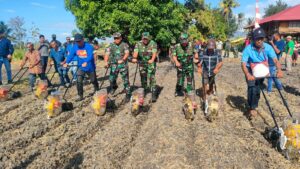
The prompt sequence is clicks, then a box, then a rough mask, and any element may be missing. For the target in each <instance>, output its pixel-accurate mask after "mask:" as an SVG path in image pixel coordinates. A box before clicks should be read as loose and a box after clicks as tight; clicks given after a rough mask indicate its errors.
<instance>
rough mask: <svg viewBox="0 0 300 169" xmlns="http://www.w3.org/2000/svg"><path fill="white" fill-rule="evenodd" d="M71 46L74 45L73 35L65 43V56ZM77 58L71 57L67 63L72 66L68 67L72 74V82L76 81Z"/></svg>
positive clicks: (68, 53)
mask: <svg viewBox="0 0 300 169" xmlns="http://www.w3.org/2000/svg"><path fill="white" fill-rule="evenodd" d="M73 46H74V37H73V38H70V41H69V42H68V43H67V44H66V56H69V55H70V53H71V51H72V48H73ZM77 60H78V58H77V56H74V57H73V59H72V61H71V62H70V63H69V65H72V67H71V68H70V71H71V73H72V76H73V81H72V83H74V82H76V81H77V75H76V72H77V65H78V61H77Z"/></svg>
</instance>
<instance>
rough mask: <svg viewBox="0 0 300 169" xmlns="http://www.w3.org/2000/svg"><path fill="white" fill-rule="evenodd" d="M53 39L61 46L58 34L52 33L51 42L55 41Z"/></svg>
mask: <svg viewBox="0 0 300 169" xmlns="http://www.w3.org/2000/svg"><path fill="white" fill-rule="evenodd" d="M53 41H55V42H56V44H57V45H58V47H61V42H60V41H58V40H56V35H55V34H52V40H51V42H53ZM51 42H50V43H51Z"/></svg>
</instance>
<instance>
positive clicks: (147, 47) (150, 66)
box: [132, 32, 157, 102]
mask: <svg viewBox="0 0 300 169" xmlns="http://www.w3.org/2000/svg"><path fill="white" fill-rule="evenodd" d="M156 56H157V44H156V42H154V41H153V40H151V39H150V34H149V32H144V33H143V35H142V41H140V42H138V43H137V44H136V45H135V47H134V53H133V59H132V62H133V63H136V62H139V63H138V64H139V65H140V75H141V81H142V87H143V88H144V89H145V90H146V91H148V89H150V90H151V92H152V102H156V100H157V89H156V81H155V71H156V63H155V60H156ZM147 79H149V81H150V82H149V83H150V85H149V86H147Z"/></svg>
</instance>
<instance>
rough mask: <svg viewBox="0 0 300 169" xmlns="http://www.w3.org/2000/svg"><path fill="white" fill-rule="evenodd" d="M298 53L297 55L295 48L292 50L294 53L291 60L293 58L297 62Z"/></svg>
mask: <svg viewBox="0 0 300 169" xmlns="http://www.w3.org/2000/svg"><path fill="white" fill-rule="evenodd" d="M298 55H299V54H298V50H295V51H294V54H293V57H292V60H293V62H294V63H296V62H297V59H298Z"/></svg>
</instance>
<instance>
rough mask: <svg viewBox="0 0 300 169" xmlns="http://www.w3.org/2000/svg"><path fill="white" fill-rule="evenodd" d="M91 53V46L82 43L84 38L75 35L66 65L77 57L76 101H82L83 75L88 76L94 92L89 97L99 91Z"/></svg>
mask: <svg viewBox="0 0 300 169" xmlns="http://www.w3.org/2000/svg"><path fill="white" fill-rule="evenodd" d="M93 51H94V49H93V46H92V45H90V44H88V43H86V42H84V38H83V36H82V35H81V34H76V35H75V45H74V46H73V48H72V50H71V53H70V55H69V56H68V57H67V61H66V63H67V64H70V62H71V61H72V60H73V58H74V57H76V56H77V57H78V70H77V92H78V96H79V97H78V99H76V101H81V100H83V79H84V76H85V75H88V76H89V78H90V80H91V83H92V84H93V86H94V92H93V93H91V94H90V96H92V95H93V94H94V93H95V92H96V91H97V90H99V85H98V81H97V76H96V65H95V61H94V56H93ZM65 66H66V65H65Z"/></svg>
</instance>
